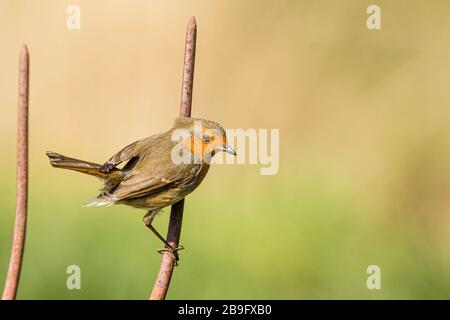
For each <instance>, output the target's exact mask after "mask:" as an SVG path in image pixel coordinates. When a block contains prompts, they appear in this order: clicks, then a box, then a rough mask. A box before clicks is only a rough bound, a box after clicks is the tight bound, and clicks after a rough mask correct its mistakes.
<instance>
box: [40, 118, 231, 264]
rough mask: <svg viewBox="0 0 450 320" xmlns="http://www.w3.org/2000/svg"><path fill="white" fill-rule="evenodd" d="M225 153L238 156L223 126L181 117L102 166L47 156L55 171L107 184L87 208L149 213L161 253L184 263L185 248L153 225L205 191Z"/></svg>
mask: <svg viewBox="0 0 450 320" xmlns="http://www.w3.org/2000/svg"><path fill="white" fill-rule="evenodd" d="M221 151H223V152H227V153H229V154H232V155H234V156H236V152H235V151H234V150H233V149H232V148H231V147H230V146H229V144H228V143H227V136H226V131H225V130H224V129H223V128H222V126H221V125H220V124H218V123H217V122H215V121H211V120H206V119H201V118H184V117H180V118H177V119H175V122H174V124H173V126H172V127H171V128H170V129H169V130H168V131H166V132H163V133H159V134H155V135H152V136H150V137H147V138H144V139H141V140H138V141H135V142H133V143H131V144H129V145H127V146H126V147H124V148H123V149H121V150H120V151H119V152H117V153H116V154H114V155H113V156H112V157H111V158H109V159H108V160H107V161H106V162H104V163H103V164H102V165H101V164H97V163H93V162H88V161H83V160H78V159H75V158H70V157H66V156H64V155H62V154H59V153H56V152H53V151H47V152H46V154H47V156H48V157H49V159H50V164H51V165H52V166H53V167H55V168H61V169H68V170H75V171H78V172H82V173H85V174H88V175H91V176H94V177H97V178H100V179H101V180H102V181H103V188H102V189H101V192H100V194H99V195H98V196H97V197H96V198H95V199H94V200H91V201H89V202H87V203H86V204H85V206H109V205H114V204H125V205H128V206H132V207H135V208H140V209H145V210H146V211H147V213H146V214H145V216H144V218H143V221H144V224H145V225H146V226H147V227H148V228H149V229H150V230H151V231H152V232H153V233H154V234H155V235H156V237H158V239H160V240H161V241H162V242H163V243H164V245H165V247H164V248H163V249H159V250H158V252H160V253H161V252H163V251H170V252H172V253H173V254H175V256H176V258H177V259H178V255H177V251H178V250H181V249H183V246H181V245H180V246H178V247H177V248H174V247H173V246H171V245H170V244H169V243H168V242H167V241H166V239H164V237H163V236H162V235H161V234H160V233H159V232H158V231H157V230H156V229H155V228H154V227H153V226H152V222H153V220H154V218H155V217H156V215H157V213H158V212H159V211H160V210H161V209H163V208H164V207H167V206H170V205H172V204H174V203H176V202H178V201H180V200H181V199H184V198H185V197H186V196H187V195H189V194H190V193H191V192H192V191H194V190H195V189H196V188H197V187H198V186H199V185H200V183H201V182H202V181H203V179H204V178H205V176H206V174H207V173H208V170H209V167H210V162H211V159H212V157H214V155H215V154H216V153H218V152H221ZM122 163H124V165H123V166H122V168H120V167H119V165H121V164H122Z"/></svg>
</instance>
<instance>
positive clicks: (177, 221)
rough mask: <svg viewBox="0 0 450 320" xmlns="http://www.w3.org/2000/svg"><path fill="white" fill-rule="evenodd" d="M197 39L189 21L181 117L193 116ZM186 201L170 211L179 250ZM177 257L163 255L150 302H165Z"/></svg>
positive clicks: (172, 238) (193, 23)
mask: <svg viewBox="0 0 450 320" xmlns="http://www.w3.org/2000/svg"><path fill="white" fill-rule="evenodd" d="M196 38H197V23H196V21H195V18H194V17H192V18H191V20H189V23H188V27H187V30H186V47H185V52H184V69H183V85H182V90H181V105H180V117H190V116H191V106H192V87H193V84H194V65H195V45H196ZM183 208H184V199H183V200H181V201H179V202H177V203H175V204H174V205H172V209H171V211H170V221H169V230H168V232H167V242H169V244H170V245H171V246H172V247H173V248H177V247H178V245H179V242H180V235H181V225H182V221H183ZM175 263H176V257H175V255H174V254H173V253H171V252H168V251H165V252H164V253H163V257H162V261H161V266H160V269H159V273H158V276H157V278H156V282H155V285H154V287H153V290H152V293H151V295H150V300H164V299H165V298H166V295H167V291H168V290H169V285H170V279H171V278H172V273H173V268H174V266H175Z"/></svg>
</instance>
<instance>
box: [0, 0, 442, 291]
mask: <svg viewBox="0 0 450 320" xmlns="http://www.w3.org/2000/svg"><path fill="white" fill-rule="evenodd" d="M69 4H76V5H79V6H80V8H81V29H80V30H68V29H67V28H66V20H67V17H68V15H67V14H66V9H67V6H68V5H69ZM370 4H373V1H360V0H354V1H350V0H348V1H332V0H327V1H296V0H290V1H287V0H282V1H264V2H262V1H256V0H245V1H240V2H238V1H225V0H222V1H206V0H205V1H181V0H179V1H150V0H149V1H125V0H121V1H112V0H108V1H106V0H101V1H95V2H94V1H87V0H77V1H56V0H52V1H45V2H44V1H24V0H22V1H13V0H2V1H1V2H0V39H1V41H0V70H1V72H0V92H1V97H0V105H1V107H2V116H1V117H0V143H1V144H0V145H1V150H2V157H1V163H0V164H1V166H0V175H1V177H2V178H1V179H0V195H1V196H0V284H1V285H3V283H4V277H5V275H6V270H7V264H8V259H9V252H10V246H11V238H12V229H13V217H14V205H15V159H16V147H15V139H16V106H17V60H18V52H19V48H20V45H21V44H22V43H27V44H28V46H29V51H30V56H31V58H30V60H31V78H30V148H31V150H30V175H31V176H30V200H29V229H28V234H27V247H26V252H25V260H24V265H23V273H22V279H21V284H20V289H19V295H18V298H21V299H36V298H39V299H91V298H97V299H131V298H133V299H143V298H146V297H147V296H148V294H149V292H150V290H151V287H152V286H153V282H154V279H155V276H156V273H157V270H158V268H159V263H160V256H159V255H158V254H157V253H156V252H155V249H156V248H159V247H160V243H159V242H158V240H157V239H156V238H155V237H154V236H153V235H152V234H150V232H149V231H148V230H147V229H146V228H145V226H144V225H143V223H142V216H143V215H144V213H145V212H143V211H142V210H137V209H132V208H128V207H125V206H116V207H109V208H82V207H81V205H82V204H83V203H84V202H85V201H86V200H88V199H91V198H93V197H95V196H96V193H97V189H98V188H99V187H100V184H99V182H98V181H96V180H95V179H93V178H91V177H88V176H84V175H81V174H79V173H75V172H68V171H62V170H56V169H53V168H51V167H50V165H49V164H48V159H47V157H46V156H45V155H44V152H45V151H46V150H53V151H57V152H61V153H63V154H66V155H68V156H74V157H77V158H81V159H85V160H89V161H93V162H103V161H105V160H106V159H108V158H109V157H110V156H111V155H112V154H114V153H115V152H116V151H118V150H119V149H120V148H121V147H123V146H125V145H127V144H128V143H130V142H132V141H135V140H137V139H139V138H143V137H146V136H149V135H151V134H153V133H157V132H161V131H164V130H166V129H168V128H169V127H170V126H171V125H172V122H173V119H174V117H176V115H177V114H178V106H179V101H180V89H181V73H182V66H183V53H184V37H185V30H186V25H187V22H188V20H189V18H190V17H191V16H195V17H196V18H197V23H198V28H199V29H198V38H197V60H196V71H195V81H194V99H193V112H192V114H193V116H196V117H204V118H209V119H212V120H216V121H218V122H220V123H221V124H222V125H223V126H224V127H226V128H256V129H258V128H267V129H270V128H279V129H280V170H279V172H278V174H277V175H274V176H261V175H259V166H256V165H217V166H215V167H213V168H212V170H210V173H209V175H208V177H207V178H206V179H205V181H204V182H203V184H202V185H201V186H200V187H199V188H198V189H197V191H196V192H194V193H193V194H192V195H191V196H189V197H188V198H187V201H186V206H185V216H184V223H183V232H182V241H181V243H182V244H183V245H184V246H185V247H186V248H187V249H186V250H184V251H182V252H181V253H180V255H181V261H180V266H179V267H178V268H176V270H175V273H174V277H173V279H172V285H171V288H170V292H169V296H168V298H171V299H184V298H186V299H218V298H224V299H227V298H236V299H241V298H246V299H252V298H256V299H266V298H267V299H270V298H272V299H317V298H323V299H327V298H331V299H337V298H344V299H345V298H352V299H360V298H374V299H377V298H389V299H392V298H394V299H398V298H450V272H449V270H450V251H449V243H450V231H449V228H450V216H449V213H450V198H449V195H450V167H449V163H450V148H449V147H450V108H449V103H450V94H449V89H448V86H449V83H450V81H449V80H450V79H449V75H450V59H449V57H450V42H449V40H448V35H449V31H450V20H449V19H448V17H449V15H450V5H449V3H448V1H432V2H425V1H376V4H378V5H379V6H380V7H381V13H382V14H381V19H382V20H381V21H382V29H381V30H372V31H371V30H368V28H367V27H366V19H367V17H368V14H367V13H366V9H367V6H368V5H370ZM168 213H169V210H168V209H165V211H164V212H163V213H162V214H161V215H160V217H159V218H158V219H157V220H156V223H155V224H156V226H157V227H158V228H159V229H160V230H162V231H165V230H166V228H167V221H168ZM69 265H79V266H80V268H81V290H68V289H67V288H66V279H67V277H68V275H67V274H66V268H67V267H68V266H69ZM369 265H378V266H380V268H381V286H382V288H381V290H368V289H367V287H366V279H367V277H368V276H369V275H368V274H367V273H366V268H367V267H368V266H369Z"/></svg>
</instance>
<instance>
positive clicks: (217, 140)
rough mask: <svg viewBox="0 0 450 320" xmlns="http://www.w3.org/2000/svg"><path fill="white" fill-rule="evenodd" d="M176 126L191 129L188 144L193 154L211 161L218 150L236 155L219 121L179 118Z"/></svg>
mask: <svg viewBox="0 0 450 320" xmlns="http://www.w3.org/2000/svg"><path fill="white" fill-rule="evenodd" d="M174 128H179V129H187V130H189V134H190V138H189V139H188V140H187V141H186V146H187V148H188V149H189V151H190V152H191V153H192V155H194V156H197V157H200V159H202V161H206V162H209V161H210V160H211V158H212V157H213V156H214V155H215V154H216V153H218V152H220V151H224V152H227V153H229V154H232V155H234V156H236V151H234V150H233V149H232V148H231V147H230V146H229V145H228V144H227V135H226V132H225V130H224V129H223V128H222V127H221V126H220V124H218V123H217V122H214V121H211V120H205V119H198V118H178V119H177V120H176V121H175V126H174Z"/></svg>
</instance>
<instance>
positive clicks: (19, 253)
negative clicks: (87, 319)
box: [3, 45, 29, 300]
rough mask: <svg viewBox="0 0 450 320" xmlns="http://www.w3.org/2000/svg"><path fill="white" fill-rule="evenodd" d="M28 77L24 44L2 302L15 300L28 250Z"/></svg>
mask: <svg viewBox="0 0 450 320" xmlns="http://www.w3.org/2000/svg"><path fill="white" fill-rule="evenodd" d="M28 74H29V56H28V49H27V46H26V45H23V46H22V49H21V50H20V57H19V105H18V135H17V194H16V220H15V224H14V235H13V243H12V249H11V257H10V261H9V268H8V274H7V276H6V283H5V289H4V291H3V300H14V299H15V298H16V294H17V287H18V285H19V278H20V270H21V268H22V258H23V252H24V248H25V234H26V228H27V198H28V194H27V193H28Z"/></svg>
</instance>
